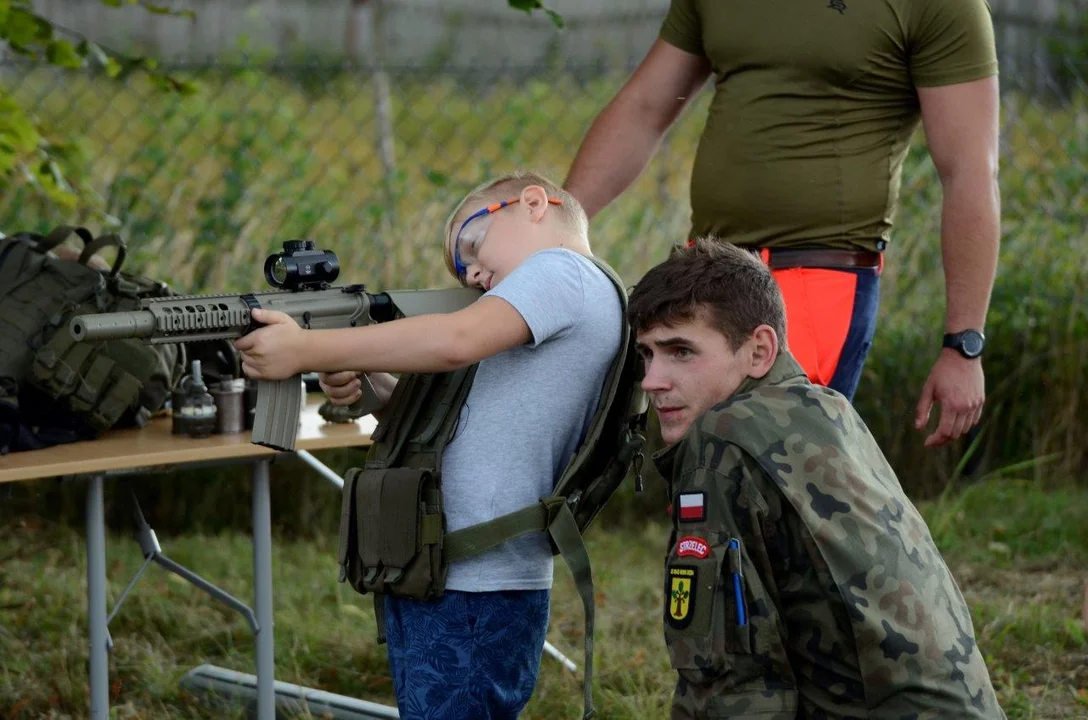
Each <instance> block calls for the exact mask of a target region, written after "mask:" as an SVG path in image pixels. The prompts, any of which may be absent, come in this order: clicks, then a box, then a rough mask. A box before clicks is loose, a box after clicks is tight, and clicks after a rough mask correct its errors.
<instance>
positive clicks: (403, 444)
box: [338, 258, 648, 718]
mask: <svg viewBox="0 0 1088 720" xmlns="http://www.w3.org/2000/svg"><path fill="white" fill-rule="evenodd" d="M592 259H593V260H594V262H595V263H596V264H597V266H598V267H600V268H601V270H602V271H603V272H604V273H605V274H606V275H607V276H608V277H609V279H611V280H612V282H613V284H614V285H615V287H616V290H617V292H618V293H619V296H620V298H621V302H622V306H623V309H624V312H625V313H626V309H627V290H626V288H625V287H624V286H623V283H622V281H621V280H620V278H619V276H617V275H616V274H615V272H614V271H613V270H612V269H611V268H610V267H608V265H606V264H605V263H603V262H602V261H600V260H598V259H596V258H592ZM622 332H623V337H622V339H621V344H620V350H619V352H618V353H617V354H616V357H615V358H614V359H613V362H612V366H611V367H610V369H609V372H608V374H607V377H606V379H605V382H604V385H603V387H602V390H601V395H600V399H599V402H598V405H597V411H596V414H595V415H594V417H593V419H592V421H591V423H590V427H589V429H588V431H587V433H586V437H585V439H584V440H583V441H582V443H581V445H580V446H579V448H578V450H577V451H576V452H575V454H574V455H573V457H572V458H571V460H570V461H569V462H568V463H567V466H566V468H565V469H564V471H563V473H562V474H561V476H560V478H559V480H558V481H557V482H556V485H555V488H554V490H553V491H552V494H551V495H550V496H548V497H544V498H541V500H540V502H538V503H536V504H534V505H531V506H528V507H526V508H523V509H521V510H518V511H516V512H513V513H510V514H508V515H504V516H501V517H498V518H495V519H494V520H491V521H489V522H486V523H481V524H479V525H474V526H472V527H467V528H463V529H461V530H457V531H455V532H452V533H448V532H446V528H445V519H444V515H443V505H442V493H441V484H442V483H441V477H440V468H441V467H442V452H443V449H444V448H445V445H446V443H447V442H448V441H449V439H450V438H451V437H452V435H453V432H454V429H455V426H456V424H457V419H458V416H459V413H460V410H461V407H462V405H463V404H464V401H465V398H466V397H467V396H468V392H469V389H470V388H471V386H472V381H473V378H474V377H475V374H476V368H477V366H476V365H471V366H469V367H465V368H461V369H459V370H455V371H452V372H448V373H437V374H406V375H403V376H402V377H401V378H400V380H399V381H398V382H397V385H396V387H395V389H394V390H393V394H392V396H391V397H390V398H389V402H388V404H387V405H386V408H385V410H384V412H383V417H385V418H386V419H385V420H383V421H382V422H381V423H379V425H378V427H377V428H376V429H375V431H374V433H373V434H372V436H371V440H372V445H371V447H370V449H369V451H368V453H367V460H366V463H365V465H364V466H363V467H361V468H352V469H350V470H349V471H348V472H347V474H346V475H345V478H344V489H343V503H342V506H341V521H340V542H339V550H338V552H339V565H340V581H341V582H349V583H350V584H351V587H352V588H353V589H354V590H355V591H356V592H359V593H361V594H363V595H365V594H367V593H373V595H374V602H375V616H376V621H377V623H378V640H379V642H384V628H383V622H382V620H383V603H384V595H385V594H392V595H397V596H399V597H409V598H414V599H419V600H430V599H435V598H438V597H440V596H441V595H442V594H443V592H444V588H445V580H446V570H447V567H448V564H449V563H450V562H451V561H453V560H458V559H461V558H465V557H469V556H472V555H476V554H478V553H480V552H483V551H485V550H488V549H490V548H493V547H495V546H497V545H499V544H501V543H503V542H505V541H507V540H510V539H512V538H515V537H518V536H520V535H523V534H526V533H529V532H545V533H547V535H548V537H549V540H550V542H551V546H552V552H553V554H558V555H562V557H563V559H564V560H565V561H566V563H567V566H568V568H569V569H570V571H571V575H572V576H573V578H574V582H575V586H576V588H577V590H578V594H579V596H580V597H581V599H582V606H583V609H584V611H585V665H584V668H585V672H584V686H585V687H584V689H585V717H587V718H588V717H591V716H592V715H593V714H594V710H593V699H592V672H593V626H594V597H593V577H592V572H591V569H590V561H589V555H588V553H587V552H586V547H585V544H584V543H583V541H582V535H583V534H584V533H585V532H586V530H587V529H588V528H589V526H590V524H591V523H592V522H593V520H594V519H595V518H596V517H597V515H598V514H599V513H600V511H601V509H602V508H603V507H604V506H605V504H606V503H607V502H608V500H609V498H611V497H612V495H613V494H614V493H615V491H616V490H617V489H618V488H619V486H620V484H621V483H622V482H623V480H624V478H626V477H627V474H628V472H629V470H630V469H631V468H632V466H634V469H635V474H636V481H637V482H638V483H640V484H641V475H640V467H641V462H642V447H643V445H644V444H645V435H644V433H645V429H646V420H647V409H648V403H647V399H646V396H645V394H644V393H643V391H642V389H641V385H640V381H641V374H642V362H641V359H640V358H639V355H638V352H637V350H636V348H635V342H634V334H633V333H632V332H631V330H630V327H629V326H628V324H627V323H626V322H624V323H623V331H622Z"/></svg>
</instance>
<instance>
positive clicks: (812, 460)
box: [655, 352, 1005, 720]
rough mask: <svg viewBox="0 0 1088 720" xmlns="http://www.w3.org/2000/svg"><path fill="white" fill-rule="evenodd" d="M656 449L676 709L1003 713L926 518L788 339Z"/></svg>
mask: <svg viewBox="0 0 1088 720" xmlns="http://www.w3.org/2000/svg"><path fill="white" fill-rule="evenodd" d="M655 462H656V463H657V466H658V469H659V470H660V471H661V474H662V476H663V477H665V478H666V479H668V480H669V482H670V494H671V496H672V508H673V528H674V529H673V533H672V537H671V539H670V542H669V553H668V556H667V558H666V563H665V583H664V595H665V597H664V619H665V640H666V643H667V645H668V648H669V655H670V659H671V661H672V665H673V667H674V668H675V669H676V671H677V673H678V674H679V681H678V683H677V686H676V692H675V696H674V700H673V718H719V717H746V718H747V717H758V718H776V719H777V718H782V719H786V718H790V719H792V718H880V719H882V720H883V719H885V718H886V719H888V720H900V719H907V718H910V719H912V720H921V719H923V718H1004V717H1005V716H1004V713H1003V712H1002V710H1001V708H1000V707H999V706H998V704H997V698H996V696H995V694H994V690H993V686H992V685H991V682H990V677H989V674H988V672H987V670H986V665H985V663H984V661H983V658H982V655H981V653H980V652H979V649H978V647H977V645H976V644H975V633H974V628H973V626H972V623H971V617H970V614H969V612H968V608H967V605H966V603H965V602H964V600H963V597H962V595H961V594H960V591H959V588H958V586H957V585H956V582H955V580H954V579H953V577H952V575H951V573H950V572H949V570H948V568H947V566H946V565H945V563H944V561H943V559H942V558H941V556H940V553H939V552H938V550H937V548H936V546H935V545H934V543H933V539H932V538H931V536H930V534H929V529H928V528H927V527H926V525H925V522H924V521H923V520H922V518H921V516H920V515H919V514H918V511H917V510H916V509H915V507H914V505H913V504H911V502H910V500H909V499H907V497H906V495H905V494H904V493H903V490H902V488H901V486H900V484H899V481H898V480H897V479H896V476H895V474H894V473H893V471H892V469H891V467H890V466H889V465H888V463H887V461H886V460H885V458H884V456H883V454H882V453H881V452H880V449H879V448H878V447H877V444H876V442H875V441H874V440H873V437H872V436H871V435H870V433H869V431H868V429H867V428H866V427H865V424H864V423H863V421H862V420H861V418H860V417H859V416H858V415H857V413H856V412H855V411H854V409H853V408H852V406H851V405H850V404H849V402H847V401H846V399H845V398H843V397H842V396H841V395H839V394H837V393H834V392H831V391H829V390H827V389H826V388H822V387H817V386H814V385H812V384H811V383H809V381H808V380H807V379H806V378H805V376H804V373H803V372H802V370H801V368H800V366H798V365H797V363H796V361H794V359H793V358H792V357H791V356H790V355H789V354H788V353H787V352H783V354H782V355H781V356H780V357H779V358H778V360H777V361H776V362H775V364H774V366H773V368H772V369H771V371H770V372H769V373H768V374H767V376H765V377H764V378H763V379H761V380H759V381H754V380H751V379H749V380H748V381H747V382H746V383H745V384H744V385H742V386H741V388H739V389H738V391H737V393H735V394H734V395H733V396H732V397H731V398H730V399H728V400H726V401H725V402H724V403H722V404H720V405H718V406H717V407H715V408H713V409H712V410H711V411H709V412H708V413H706V414H705V415H704V416H703V417H702V418H700V419H699V420H697V421H696V422H695V423H694V424H693V425H692V428H691V429H690V430H689V431H688V434H687V435H686V436H685V437H684V439H683V440H681V441H680V442H678V443H677V444H676V445H674V446H673V447H671V448H669V449H667V450H665V451H663V452H661V453H659V454H658V456H657V457H655Z"/></svg>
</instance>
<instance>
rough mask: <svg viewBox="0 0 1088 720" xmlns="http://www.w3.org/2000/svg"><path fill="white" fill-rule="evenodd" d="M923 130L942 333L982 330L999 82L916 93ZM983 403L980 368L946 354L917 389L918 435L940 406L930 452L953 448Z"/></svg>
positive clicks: (989, 270) (991, 254) (993, 259)
mask: <svg viewBox="0 0 1088 720" xmlns="http://www.w3.org/2000/svg"><path fill="white" fill-rule="evenodd" d="M918 97H919V100H920V102H921V109H922V123H923V126H924V129H925V133H926V141H927V144H928V147H929V153H930V156H931V157H932V158H933V164H934V165H935V166H936V168H937V172H938V174H939V175H940V178H941V186H942V189H943V194H944V199H943V204H942V208H941V257H942V261H943V264H944V274H945V297H946V302H947V310H946V318H945V331H946V332H959V331H961V330H965V329H967V328H975V329H978V330H982V329H983V327H984V325H985V322H986V312H987V308H988V306H989V303H990V292H991V290H992V289H993V283H994V275H995V273H996V270H997V255H998V244H999V236H1000V213H1001V211H1000V207H1001V201H1000V197H999V191H998V180H997V172H998V146H997V143H998V117H999V100H998V84H997V77H996V76H992V77H988V78H983V79H981V80H973V81H971V82H965V83H957V84H954V85H946V86H942V87H928V88H919V89H918ZM985 397H986V388H985V377H984V375H983V371H982V360H981V359H980V358H976V359H974V360H967V359H965V358H963V357H962V356H961V355H960V354H959V353H957V352H956V351H955V350H950V349H944V350H942V351H941V354H940V357H939V358H938V359H937V362H936V363H935V364H934V365H933V369H932V370H931V371H930V374H929V378H928V379H927V380H926V384H925V386H924V387H923V389H922V396H921V398H920V400H919V402H918V407H917V409H916V415H915V427H916V429H918V430H923V429H924V428H925V426H926V423H927V421H928V419H929V415H930V411H931V410H932V408H933V405H934V403H938V404H940V406H941V418H940V423H939V425H938V426H937V429H936V430H935V431H934V432H932V433H931V434H930V435H929V436H928V437H926V440H925V444H926V446H927V447H931V446H934V445H943V444H945V443H947V442H949V441H951V440H954V439H956V438H958V437H960V436H961V435H963V434H964V433H965V432H967V430H968V429H970V428H971V427H972V426H973V425H975V424H977V423H978V421H979V418H980V417H981V415H982V406H983V403H984V401H985Z"/></svg>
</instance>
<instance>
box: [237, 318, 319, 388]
mask: <svg viewBox="0 0 1088 720" xmlns="http://www.w3.org/2000/svg"><path fill="white" fill-rule="evenodd" d="M253 319H254V320H256V321H257V322H261V323H264V324H265V327H262V328H260V329H258V330H254V331H253V332H251V333H249V334H248V335H245V336H243V337H240V338H238V339H237V340H235V341H234V347H235V349H237V350H238V353H239V354H240V355H241V359H242V372H244V373H245V375H246V377H249V378H253V379H254V380H286V379H287V378H289V377H293V376H295V375H298V374H299V373H301V372H303V370H304V365H305V357H304V355H305V351H306V337H305V333H306V331H305V330H303V329H302V328H301V327H299V325H298V323H297V322H295V319H294V318H292V317H291V316H290V315H288V314H287V313H282V312H279V311H277V310H261V309H255V310H253Z"/></svg>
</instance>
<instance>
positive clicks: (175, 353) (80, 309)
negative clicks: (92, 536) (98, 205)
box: [0, 226, 185, 454]
mask: <svg viewBox="0 0 1088 720" xmlns="http://www.w3.org/2000/svg"><path fill="white" fill-rule="evenodd" d="M72 233H75V235H76V236H77V237H78V238H79V239H80V240H82V241H83V249H82V252H81V254H80V256H79V259H78V261H72V260H63V259H60V258H58V257H57V256H55V255H53V254H52V253H50V250H53V249H54V248H57V247H59V246H60V245H61V243H63V242H64V241H65V240H66V239H67V238H68V237H69V236H70V235H71V234H72ZM107 247H114V248H116V250H117V258H116V260H115V261H114V263H113V266H112V268H111V269H110V270H108V271H104V270H96V269H94V268H91V267H88V265H87V262H88V261H89V260H90V258H91V257H92V256H93V255H94V254H95V253H96V252H98V251H99V250H101V249H103V248H107ZM124 259H125V244H124V242H123V241H122V240H121V238H120V237H119V236H117V235H112V234H111V235H102V236H100V237H97V238H95V237H92V235H91V233H90V232H88V231H87V230H86V229H84V228H72V227H67V226H61V227H58V228H56V229H55V230H53V231H52V232H51V233H50V234H49V235H48V236H44V237H43V236H41V235H37V234H33V233H20V234H17V235H14V236H11V237H4V236H3V235H0V454H3V453H7V452H9V451H20V450H32V449H37V448H42V447H48V446H50V445H56V444H60V443H66V442H73V441H76V440H88V439H91V438H94V437H95V436H97V435H98V434H99V433H100V432H102V431H103V430H106V429H108V428H112V427H123V426H142V425H143V424H144V423H146V422H147V420H148V418H150V417H151V415H152V414H153V413H155V412H156V411H158V410H159V409H160V408H162V406H163V404H164V403H165V401H166V400H167V399H168V398H169V396H170V390H171V388H172V387H173V385H174V383H175V381H176V380H177V379H179V378H180V374H181V372H182V371H183V370H184V368H185V355H184V353H185V351H184V349H183V347H182V346H179V345H175V344H165V345H147V344H145V343H143V342H141V341H138V340H131V341H128V340H111V341H108V342H98V343H77V342H75V341H74V340H73V339H72V337H71V334H70V333H69V332H68V320H69V319H70V318H71V317H72V316H73V315H76V314H80V313H95V312H112V311H119V310H134V309H137V308H138V305H139V300H140V298H143V297H158V296H162V295H168V294H171V293H170V291H169V289H168V288H167V287H166V285H165V284H163V283H161V282H157V281H153V280H149V279H147V278H142V277H138V276H135V275H130V274H127V273H122V272H121V267H122V265H123V264H124Z"/></svg>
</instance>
